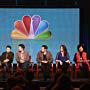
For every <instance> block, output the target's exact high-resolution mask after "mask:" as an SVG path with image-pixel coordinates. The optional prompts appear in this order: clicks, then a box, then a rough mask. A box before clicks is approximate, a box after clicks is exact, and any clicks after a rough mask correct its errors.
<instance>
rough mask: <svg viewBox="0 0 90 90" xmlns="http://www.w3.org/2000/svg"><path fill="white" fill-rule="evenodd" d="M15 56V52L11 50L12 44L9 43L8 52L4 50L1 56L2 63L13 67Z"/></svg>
mask: <svg viewBox="0 0 90 90" xmlns="http://www.w3.org/2000/svg"><path fill="white" fill-rule="evenodd" d="M13 58H14V53H13V52H11V46H9V45H8V46H6V52H3V53H2V55H1V56H0V59H1V64H2V65H5V66H8V67H11V64H12V62H13Z"/></svg>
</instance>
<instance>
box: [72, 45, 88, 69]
mask: <svg viewBox="0 0 90 90" xmlns="http://www.w3.org/2000/svg"><path fill="white" fill-rule="evenodd" d="M77 49H78V52H76V53H75V55H74V62H75V64H76V69H77V70H79V69H80V70H81V69H82V70H86V69H87V70H90V65H89V61H88V56H87V52H85V48H84V45H83V44H79V45H78V46H77Z"/></svg>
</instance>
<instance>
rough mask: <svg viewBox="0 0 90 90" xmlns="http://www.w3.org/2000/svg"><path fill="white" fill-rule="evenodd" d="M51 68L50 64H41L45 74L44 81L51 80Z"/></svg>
mask: <svg viewBox="0 0 90 90" xmlns="http://www.w3.org/2000/svg"><path fill="white" fill-rule="evenodd" d="M50 67H51V64H49V63H42V64H41V69H42V72H43V78H44V80H47V79H48V78H50Z"/></svg>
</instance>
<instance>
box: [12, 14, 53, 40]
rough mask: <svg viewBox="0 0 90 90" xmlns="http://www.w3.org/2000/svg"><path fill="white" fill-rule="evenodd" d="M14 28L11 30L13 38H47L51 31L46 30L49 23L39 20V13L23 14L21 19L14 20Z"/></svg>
mask: <svg viewBox="0 0 90 90" xmlns="http://www.w3.org/2000/svg"><path fill="white" fill-rule="evenodd" d="M14 27H15V29H14V30H13V31H12V32H11V37H12V38H13V39H48V38H50V37H51V36H52V33H51V32H50V31H49V30H48V29H49V23H48V22H47V21H46V20H41V17H40V16H39V15H34V16H32V17H31V16H29V15H25V16H23V17H22V20H17V21H15V22H14Z"/></svg>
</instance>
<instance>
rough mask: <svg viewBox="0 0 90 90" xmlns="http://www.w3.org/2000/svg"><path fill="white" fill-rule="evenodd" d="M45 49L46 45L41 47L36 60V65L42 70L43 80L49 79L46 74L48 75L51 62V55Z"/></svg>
mask: <svg viewBox="0 0 90 90" xmlns="http://www.w3.org/2000/svg"><path fill="white" fill-rule="evenodd" d="M47 49H48V47H47V45H42V48H41V51H39V52H38V54H37V58H36V60H37V62H38V64H39V65H40V66H41V68H42V71H43V74H44V75H43V76H44V79H45V80H46V79H47V77H49V75H47V74H49V70H50V65H51V63H52V61H53V57H52V54H51V52H49V51H48V50H47Z"/></svg>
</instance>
